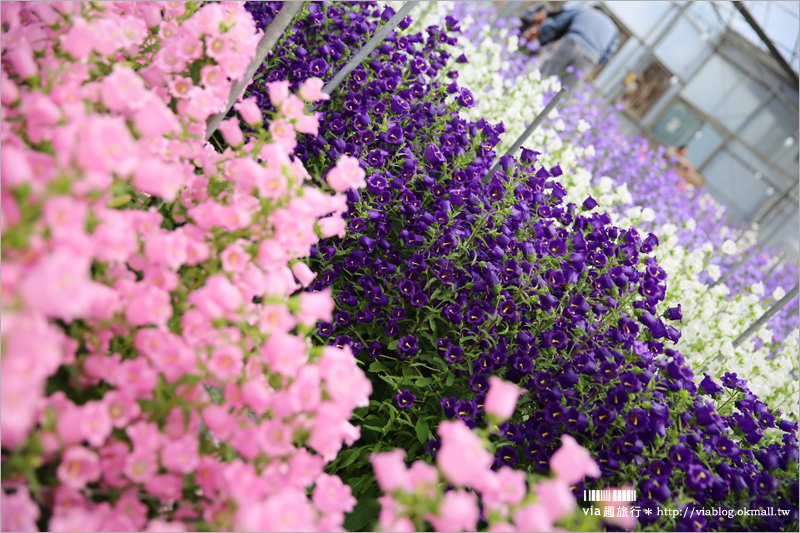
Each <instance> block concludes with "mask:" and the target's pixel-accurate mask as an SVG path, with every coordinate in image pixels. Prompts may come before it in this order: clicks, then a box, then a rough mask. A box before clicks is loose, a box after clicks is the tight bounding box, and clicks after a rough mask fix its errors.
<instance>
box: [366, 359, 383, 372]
mask: <svg viewBox="0 0 800 533" xmlns="http://www.w3.org/2000/svg"><path fill="white" fill-rule="evenodd" d="M384 370H386V367H385V366H383V364H381V363H380V362H378V361H375V362H373V363H372V364H370V365H369V371H370V372H375V373H376V374H377V373H378V372H382V371H384Z"/></svg>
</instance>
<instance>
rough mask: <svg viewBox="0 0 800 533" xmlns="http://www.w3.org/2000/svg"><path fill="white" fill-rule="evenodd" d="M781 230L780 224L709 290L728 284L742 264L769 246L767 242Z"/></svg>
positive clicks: (781, 225)
mask: <svg viewBox="0 0 800 533" xmlns="http://www.w3.org/2000/svg"><path fill="white" fill-rule="evenodd" d="M781 230H783V224H780V225H779V226H778V227H777V228H775V230H773V231H772V233H770V234H769V237H767V238H766V239H764V240H762V241H761V242H760V243H759V244H758V246H756V247H755V248H753V249H752V250H750V253H748V254H747V255H746V256H745V257H744V259H742V260H741V261H739V262H738V263H736V264H735V265H733V266H732V267H731V269H730V270H729V271H728V272H727V273H726V274H725V275H724V276H722V277H721V278H719V279H718V280H717V281H715V282H714V283H712V284H711V286H710V287H709V288H713V287H716V286H717V285H720V284H722V283H727V282H728V281H729V280H730V279H731V278H732V277H733V275H734V274H736V273H737V272H738V271H739V269H740V268H742V267H743V266H744V264H745V263H747V262H748V261H750V259H752V258H753V256H755V255H756V254H758V253H759V252H760V251H761V250H763V249H764V247H765V246H766V245H767V244H769V241H771V240H772V238H773V237H775V236H776V235H777V234H778V233H780V232H781Z"/></svg>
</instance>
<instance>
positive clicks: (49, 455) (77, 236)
mask: <svg viewBox="0 0 800 533" xmlns="http://www.w3.org/2000/svg"><path fill="white" fill-rule="evenodd" d="M2 32H3V35H2V38H3V52H2V67H3V69H2V74H1V75H2V80H1V82H0V83H2V108H1V109H0V111H1V112H2V123H1V124H0V137H1V138H2V142H3V153H2V173H3V182H2V224H1V226H0V232H1V233H2V260H3V273H2V291H3V301H2V313H3V322H2V345H3V350H2V362H1V363H0V364H2V373H1V375H2V378H1V379H2V400H1V402H2V412H3V417H2V440H3V444H2V447H3V454H2V469H3V483H2V490H3V496H2V529H3V530H10V531H30V530H36V529H37V528H48V529H50V530H54V531H92V530H98V531H105V530H118V531H136V530H148V531H182V530H186V529H192V530H196V529H201V530H202V529H208V530H225V529H227V530H237V531H244V530H250V531H264V530H285V529H293V530H303V531H310V530H316V529H320V530H327V531H330V530H335V529H338V528H340V527H341V525H342V523H343V520H344V515H345V513H346V512H349V511H351V510H352V509H353V506H354V505H355V501H354V498H353V497H352V495H351V492H350V488H349V487H348V486H346V485H344V484H343V483H342V481H341V480H340V479H339V478H337V477H335V476H331V475H328V474H326V473H324V472H323V468H324V467H325V465H326V463H328V462H329V461H331V460H333V459H334V458H335V457H336V454H337V453H338V451H339V450H340V448H341V447H342V446H343V444H352V443H354V442H355V441H356V440H357V439H358V437H359V429H358V428H357V427H355V426H353V425H352V424H351V423H350V422H349V420H350V418H351V415H352V412H353V410H354V409H355V408H357V407H363V406H366V405H367V404H368V398H369V394H370V391H371V386H370V382H369V381H368V380H367V379H366V378H365V377H364V374H363V372H362V371H361V370H360V369H359V368H358V367H357V364H356V361H355V360H354V358H353V357H352V354H351V353H350V352H349V350H347V349H340V348H335V347H324V348H314V347H312V346H310V345H309V343H308V342H307V338H306V336H307V334H308V332H309V331H311V330H312V327H313V325H314V324H315V323H316V322H317V321H318V320H330V318H331V316H332V312H333V308H334V303H333V301H332V300H331V297H330V294H329V293H325V292H323V293H317V294H309V293H301V294H299V295H294V293H295V291H297V289H299V288H300V287H301V284H307V283H308V282H309V281H310V279H311V278H313V273H311V272H310V271H309V270H308V268H307V266H306V265H305V263H303V262H302V261H301V259H302V258H304V257H305V256H307V255H308V253H309V251H310V249H311V246H312V245H314V244H315V243H316V242H317V240H318V238H319V237H318V236H319V235H326V234H329V233H330V232H329V231H328V230H326V228H332V227H333V228H335V227H338V226H341V225H342V224H341V220H342V219H341V215H342V213H344V212H345V211H346V209H347V205H346V198H345V197H344V196H343V195H338V194H337V195H327V194H324V193H323V192H321V191H320V190H319V189H318V188H315V187H309V186H307V185H306V180H308V179H309V175H308V173H307V172H306V170H305V168H304V167H303V165H302V163H301V162H300V161H298V160H297V159H293V158H292V156H291V153H292V150H294V148H295V145H296V137H297V134H298V133H305V134H311V133H314V132H315V131H316V130H317V128H318V123H317V119H316V118H315V117H314V116H313V115H307V114H306V113H305V112H304V106H305V105H306V104H307V103H308V102H310V101H315V100H319V99H323V98H324V95H323V94H322V93H321V92H320V88H321V83H320V81H319V80H316V79H311V80H309V81H307V82H305V83H304V84H303V85H301V86H300V87H299V91H298V92H299V94H300V96H301V97H300V98H298V97H297V96H295V95H293V94H290V92H289V90H288V86H287V85H286V84H281V83H274V84H270V85H268V87H267V89H268V90H269V91H270V92H271V94H272V95H273V99H272V101H273V104H274V108H273V110H272V111H270V112H269V113H268V114H267V117H266V118H267V119H268V120H269V121H270V122H271V127H270V129H269V130H267V129H264V128H263V126H262V122H263V120H264V118H265V117H264V116H262V111H260V110H259V109H258V106H257V104H256V102H255V101H253V100H252V99H248V100H244V101H241V102H239V103H238V104H237V106H236V109H237V111H238V113H239V116H240V117H241V120H240V118H238V117H235V118H232V119H230V120H229V121H227V122H224V123H223V124H222V126H221V127H220V130H221V133H222V136H223V138H224V140H225V141H226V143H227V145H228V148H227V149H226V150H225V151H224V152H222V153H219V152H217V151H215V150H214V149H213V148H212V147H211V145H210V144H208V143H204V142H203V141H202V139H203V138H204V136H205V133H206V123H207V119H208V118H209V117H210V116H211V115H213V114H215V113H217V112H220V111H223V110H224V109H225V106H226V103H227V98H228V95H229V94H230V91H231V87H232V85H233V83H234V82H236V81H237V80H240V79H241V77H242V76H243V74H244V72H245V69H246V67H247V65H248V63H249V62H250V61H251V60H252V58H253V56H254V54H255V47H256V44H257V43H258V41H259V39H260V36H261V32H260V31H258V30H257V29H256V27H255V24H254V23H253V20H252V18H251V16H250V15H249V14H248V13H247V12H246V11H245V10H244V7H243V5H242V4H239V3H233V2H224V3H209V4H206V5H203V6H202V7H200V6H198V5H197V4H196V3H181V2H167V3H155V2H154V3H124V2H120V3H50V2H39V3H30V4H24V3H14V4H8V5H6V4H4V5H3V9H2ZM303 98H304V99H305V100H303ZM243 129H246V130H248V131H249V132H251V135H249V136H248V137H247V138H245V137H244V135H243V133H242V130H243ZM335 172H339V173H341V174H346V175H347V176H349V177H350V179H352V178H353V177H354V176H353V174H354V171H353V170H352V169H350V168H349V167H348V166H347V161H346V160H345V161H342V162H340V163H338V164H337V165H336V166H335V167H334V169H333V170H331V173H332V174H333V173H335ZM355 174H357V172H356V173H355ZM362 174H363V173H362ZM355 177H356V178H357V176H355ZM350 186H352V183H351V184H350Z"/></svg>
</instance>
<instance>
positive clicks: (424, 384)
mask: <svg viewBox="0 0 800 533" xmlns="http://www.w3.org/2000/svg"><path fill="white" fill-rule="evenodd" d="M432 382H433V378H422V379H418V380H417V387H419V388H422V387H427V386H428V385H430V384H431V383H432Z"/></svg>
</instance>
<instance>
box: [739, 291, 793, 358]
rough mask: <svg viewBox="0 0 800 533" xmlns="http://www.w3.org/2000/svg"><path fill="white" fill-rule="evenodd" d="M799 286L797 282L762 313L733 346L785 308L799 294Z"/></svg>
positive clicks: (744, 339) (748, 336) (740, 342)
mask: <svg viewBox="0 0 800 533" xmlns="http://www.w3.org/2000/svg"><path fill="white" fill-rule="evenodd" d="M798 288H800V284H795V286H794V288H792V290H790V291H789V292H787V293H786V295H785V296H784V297H783V298H781V299H780V300H779V301H778V302H776V303H775V305H773V306H772V307H770V308H769V309H767V311H766V312H765V313H764V314H763V315H761V316H760V317H759V319H758V320H756V321H755V323H753V325H752V326H750V327H749V328H747V329H746V330H745V332H744V333H742V334H741V335H739V336H738V337H736V340H734V341H733V347H734V348H737V347H739V345H741V344H742V343H743V342H744V341H746V340H747V339H749V338H750V336H751V335H753V333H755V332H756V331H758V330H759V329H761V326H763V325H764V324H766V322H767V321H768V320H769V319H770V318H772V317H773V316H775V315H776V314H777V313H778V311H780V310H781V309H783V308H784V307H785V306H786V304H788V303H789V302H790V301H791V300H792V299H793V298H794V297H795V296H797V293H798Z"/></svg>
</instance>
